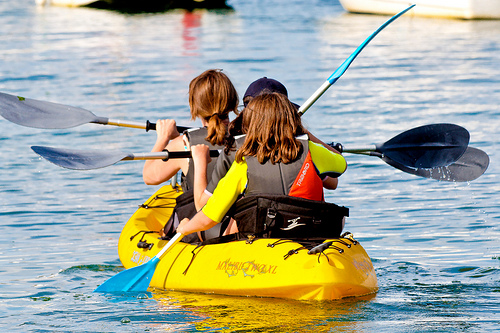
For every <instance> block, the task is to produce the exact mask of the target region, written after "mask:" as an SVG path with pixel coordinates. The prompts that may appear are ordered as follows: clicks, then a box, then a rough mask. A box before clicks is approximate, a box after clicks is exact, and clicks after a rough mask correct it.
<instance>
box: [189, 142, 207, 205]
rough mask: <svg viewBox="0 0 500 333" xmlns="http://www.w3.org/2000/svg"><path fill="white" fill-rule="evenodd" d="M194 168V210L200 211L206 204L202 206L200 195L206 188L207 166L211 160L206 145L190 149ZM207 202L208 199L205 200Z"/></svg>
mask: <svg viewBox="0 0 500 333" xmlns="http://www.w3.org/2000/svg"><path fill="white" fill-rule="evenodd" d="M191 154H192V156H193V167H194V189H193V195H194V204H195V207H196V210H200V209H201V208H202V207H203V206H204V205H205V203H206V201H205V202H204V203H203V204H202V203H201V199H202V194H203V193H204V191H205V188H206V187H207V166H208V163H210V161H211V160H212V159H211V158H210V148H209V147H208V146H207V145H195V146H192V147H191ZM207 201H208V199H207Z"/></svg>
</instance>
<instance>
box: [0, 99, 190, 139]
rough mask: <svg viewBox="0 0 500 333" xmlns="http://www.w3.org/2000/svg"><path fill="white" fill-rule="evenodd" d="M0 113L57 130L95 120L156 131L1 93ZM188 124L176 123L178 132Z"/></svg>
mask: <svg viewBox="0 0 500 333" xmlns="http://www.w3.org/2000/svg"><path fill="white" fill-rule="evenodd" d="M0 114H1V115H2V117H4V118H5V119H7V120H9V121H11V122H13V123H15V124H18V125H22V126H28V127H35V128H46V129H58V128H70V127H76V126H79V125H83V124H87V123H94V124H101V125H113V126H121V127H132V128H141V129H145V130H146V132H147V131H149V130H156V124H154V123H150V122H149V120H148V121H146V123H145V124H144V123H141V122H134V121H124V120H116V119H114V120H113V119H109V118H106V117H98V116H96V115H95V114H93V113H92V112H90V111H89V110H85V109H82V108H78V107H74V106H69V105H64V104H57V103H52V102H45V101H38V100H36V99H30V98H24V97H19V96H13V95H9V94H5V93H0ZM186 129H189V127H184V126H177V131H179V132H183V131H185V130H186Z"/></svg>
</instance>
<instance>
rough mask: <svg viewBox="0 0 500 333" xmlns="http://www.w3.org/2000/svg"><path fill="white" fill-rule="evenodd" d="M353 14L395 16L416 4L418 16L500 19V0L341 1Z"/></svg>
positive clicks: (415, 8) (415, 12) (415, 9)
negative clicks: (409, 5) (410, 4)
mask: <svg viewBox="0 0 500 333" xmlns="http://www.w3.org/2000/svg"><path fill="white" fill-rule="evenodd" d="M339 1H340V4H341V5H342V7H344V9H345V10H347V11H349V12H352V13H364V14H383V15H394V14H396V13H398V12H399V11H401V9H402V8H405V7H407V6H408V4H409V3H412V4H413V3H414V4H416V6H415V7H414V8H413V9H412V10H411V11H410V13H411V14H413V15H416V16H427V17H441V18H454V19H500V0H413V1H408V0H339Z"/></svg>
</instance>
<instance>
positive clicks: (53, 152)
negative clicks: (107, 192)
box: [31, 146, 129, 170]
mask: <svg viewBox="0 0 500 333" xmlns="http://www.w3.org/2000/svg"><path fill="white" fill-rule="evenodd" d="M31 149H33V151H34V152H35V153H37V154H38V155H40V156H41V157H43V158H45V159H47V160H48V161H49V162H52V163H54V164H55V165H58V166H60V167H63V168H67V169H72V170H91V169H99V168H104V167H107V166H110V165H113V164H115V163H117V162H119V161H121V160H123V159H125V158H127V157H129V154H127V153H123V152H110V151H99V150H75V149H61V148H51V147H42V146H32V147H31Z"/></svg>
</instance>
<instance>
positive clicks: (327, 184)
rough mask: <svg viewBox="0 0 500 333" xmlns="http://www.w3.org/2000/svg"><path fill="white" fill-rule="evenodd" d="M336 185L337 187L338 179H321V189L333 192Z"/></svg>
mask: <svg viewBox="0 0 500 333" xmlns="http://www.w3.org/2000/svg"><path fill="white" fill-rule="evenodd" d="M338 185H339V179H338V178H331V177H328V176H326V177H325V179H323V187H324V188H326V189H328V190H335V189H337V186H338Z"/></svg>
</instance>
